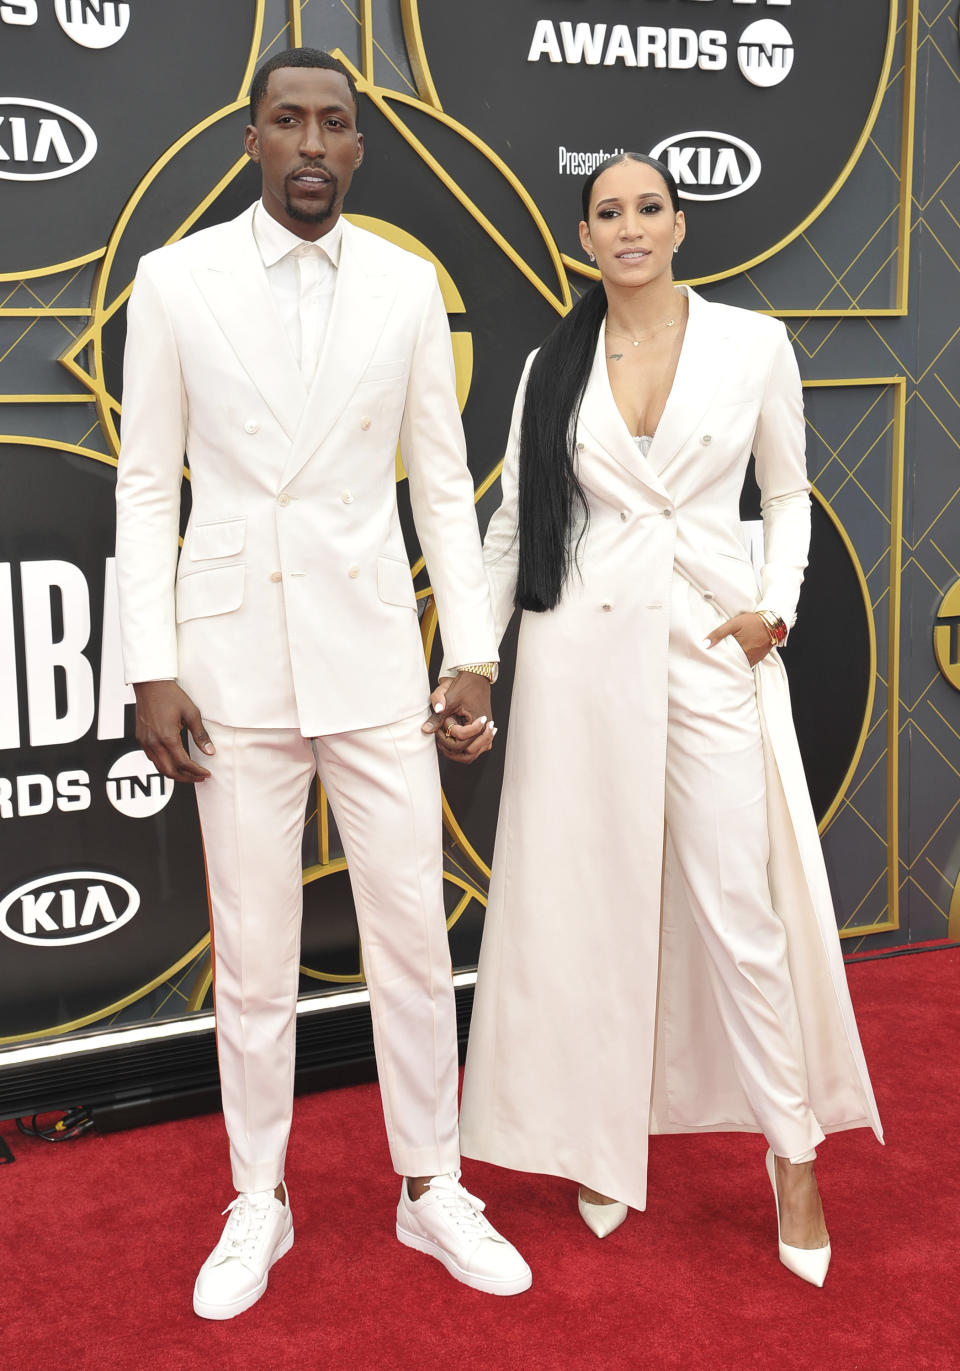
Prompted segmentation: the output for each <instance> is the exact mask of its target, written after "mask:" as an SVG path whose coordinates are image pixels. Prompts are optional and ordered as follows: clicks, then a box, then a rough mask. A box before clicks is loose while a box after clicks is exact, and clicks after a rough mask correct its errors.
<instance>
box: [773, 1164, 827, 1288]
mask: <svg viewBox="0 0 960 1371" xmlns="http://www.w3.org/2000/svg"><path fill="white" fill-rule="evenodd" d="M766 1161H767V1175H768V1176H769V1177H770V1185H771V1187H772V1189H773V1200H774V1204H775V1205H776V1206H777V1243H778V1245H779V1247H780V1260H781V1261H782V1262H783V1264H784V1266H785V1267H786V1268H787V1270H788V1271H792V1272H793V1274H794V1275H795V1276H799V1277H800V1279H801V1280H802V1281H809V1282H810V1284H811V1285H816V1286H822V1285H823V1282H824V1281H825V1280H826V1279H827V1267H828V1266H829V1265H830V1244H829V1242H828V1243H827V1245H826V1247H791V1246H790V1244H789V1243H786V1242H784V1241H783V1239H782V1238H781V1236H780V1196H779V1194H778V1192H777V1163H776V1161H775V1159H774V1155H773V1148H772V1147H770V1148H768V1149H767V1158H766Z"/></svg>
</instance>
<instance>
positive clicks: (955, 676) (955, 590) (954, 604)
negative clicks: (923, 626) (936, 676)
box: [933, 581, 960, 690]
mask: <svg viewBox="0 0 960 1371" xmlns="http://www.w3.org/2000/svg"><path fill="white" fill-rule="evenodd" d="M933 655H934V657H935V658H936V659H937V666H938V667H939V668H940V675H941V676H942V677H943V679H944V680H945V681H949V683H950V684H951V685H952V686H953V688H954V690H960V581H954V583H953V585H952V586H951V587H950V589H949V590H948V591H947V593H946V595H944V597H943V599H942V600H941V601H940V608H939V609H938V610H937V617H936V619H935V620H934V622H933Z"/></svg>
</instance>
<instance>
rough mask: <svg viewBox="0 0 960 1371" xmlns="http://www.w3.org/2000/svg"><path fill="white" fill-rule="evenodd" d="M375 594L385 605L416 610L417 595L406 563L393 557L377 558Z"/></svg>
mask: <svg viewBox="0 0 960 1371" xmlns="http://www.w3.org/2000/svg"><path fill="white" fill-rule="evenodd" d="M377 594H378V595H379V596H380V599H381V600H383V601H384V603H385V604H388V605H402V606H403V607H404V608H405V609H416V607H417V593H416V591H415V590H414V588H413V578H412V577H411V575H410V568H409V567H408V566H407V564H406V562H399V561H397V559H396V558H395V557H378V558H377Z"/></svg>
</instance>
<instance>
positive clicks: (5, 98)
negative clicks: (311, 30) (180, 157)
mask: <svg viewBox="0 0 960 1371" xmlns="http://www.w3.org/2000/svg"><path fill="white" fill-rule="evenodd" d="M74 8H76V9H78V10H79V11H81V12H84V11H86V12H87V25H86V26H83V25H80V26H74V25H73V24H72V23H70V22H69V19H66V20H64V21H62V20H61V18H60V12H61V11H62V12H63V14H64V15H65V16H69V14H70V13H71V9H70V6H69V4H68V3H67V0H38V3H37V4H33V3H32V0H30V3H29V4H27V5H26V6H24V5H18V6H6V5H4V6H2V7H0V10H8V9H9V10H11V11H12V10H17V11H19V12H22V13H23V14H24V15H25V18H26V19H27V20H29V19H31V17H32V20H33V21H32V22H23V21H22V20H21V21H19V22H18V21H16V20H15V19H14V18H11V17H10V16H9V15H6V16H4V15H3V14H2V13H0V115H2V116H3V117H4V121H3V123H2V124H0V180H2V181H3V182H4V185H3V188H2V195H3V219H2V227H0V234H2V266H0V270H3V271H5V272H13V271H21V272H23V273H25V274H26V273H29V272H31V271H36V270H38V269H39V268H42V267H47V266H50V265H52V264H54V263H59V262H69V261H73V260H74V259H76V258H79V257H83V256H86V255H87V254H89V253H91V252H96V251H97V250H98V249H100V248H102V247H103V245H104V244H105V243H106V241H107V239H108V237H109V236H110V232H111V230H112V228H113V226H114V223H115V222H116V219H117V216H118V215H119V213H120V211H121V210H122V209H123V205H124V202H125V200H126V198H127V196H128V195H129V194H130V192H131V191H132V190H133V188H134V187H135V186H136V184H137V182H138V181H139V180H140V177H141V176H142V175H143V173H144V171H145V170H146V169H147V168H148V167H149V166H150V165H151V163H152V162H153V161H154V159H155V158H157V157H159V156H160V155H161V153H163V152H164V151H165V150H166V149H167V148H168V147H169V146H170V145H171V144H172V143H173V142H174V141H175V139H177V138H178V137H179V136H180V135H181V134H183V133H185V132H186V131H187V130H188V129H190V128H192V127H193V126H194V124H196V123H198V122H199V121H200V120H202V119H205V118H206V117H207V116H208V115H209V114H210V113H211V112H212V111H214V110H216V109H219V108H220V107H221V106H223V105H227V104H230V103H231V102H232V101H234V100H236V98H237V93H238V91H239V89H240V86H241V83H242V81H243V77H244V72H245V70H246V66H247V61H248V58H249V54H250V47H251V43H252V41H253V37H254V31H255V25H256V18H257V15H258V12H259V10H260V9H261V8H262V6H261V5H260V4H258V3H257V0H203V4H201V5H198V4H197V3H196V0H163V3H162V4H161V3H158V0H130V3H129V4H124V5H118V6H116V7H112V6H111V7H108V8H110V9H111V11H112V12H114V13H116V12H118V11H119V12H123V11H126V12H127V15H128V22H127V23H126V25H124V23H123V16H122V13H121V18H120V21H119V22H118V23H117V24H116V25H115V26H109V27H108V26H106V25H104V24H102V23H99V24H98V22H97V19H96V15H95V12H94V11H93V10H92V7H90V6H85V5H82V4H81V5H80V6H74ZM97 33H99V34H100V36H101V38H102V39H104V40H109V41H107V45H106V46H104V47H90V46H87V44H89V43H90V42H93V41H96V35H97ZM174 34H175V35H177V37H176V40H175V49H174V50H175V52H176V60H175V61H172V60H170V57H172V52H171V46H170V45H171V35H174ZM158 53H163V54H167V60H161V61H158V60H157V55H158ZM17 121H20V122H17ZM84 158H87V159H88V160H86V161H84ZM13 177H16V178H18V179H11V178H13Z"/></svg>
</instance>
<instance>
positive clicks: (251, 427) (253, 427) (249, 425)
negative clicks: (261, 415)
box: [243, 419, 260, 433]
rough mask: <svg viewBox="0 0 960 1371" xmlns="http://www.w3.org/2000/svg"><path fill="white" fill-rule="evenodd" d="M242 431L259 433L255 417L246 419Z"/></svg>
mask: <svg viewBox="0 0 960 1371" xmlns="http://www.w3.org/2000/svg"><path fill="white" fill-rule="evenodd" d="M243 431H244V433H259V432H260V425H259V424H258V423H257V421H256V419H248V420H247V422H246V423H245V424H244V426H243Z"/></svg>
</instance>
